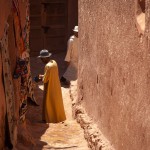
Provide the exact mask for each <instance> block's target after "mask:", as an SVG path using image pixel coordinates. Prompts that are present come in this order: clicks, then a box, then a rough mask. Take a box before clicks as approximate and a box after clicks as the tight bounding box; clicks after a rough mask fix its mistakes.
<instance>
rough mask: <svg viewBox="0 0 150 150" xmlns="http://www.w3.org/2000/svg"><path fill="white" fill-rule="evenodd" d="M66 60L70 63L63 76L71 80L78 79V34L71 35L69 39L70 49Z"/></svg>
mask: <svg viewBox="0 0 150 150" xmlns="http://www.w3.org/2000/svg"><path fill="white" fill-rule="evenodd" d="M65 61H67V62H69V63H70V64H69V66H68V68H67V70H66V72H65V74H64V75H63V77H65V78H66V79H67V80H69V81H71V80H76V79H77V68H78V38H77V37H76V36H71V37H70V39H69V40H68V49H67V54H66V57H65Z"/></svg>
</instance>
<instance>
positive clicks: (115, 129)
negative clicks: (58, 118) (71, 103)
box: [78, 0, 150, 150]
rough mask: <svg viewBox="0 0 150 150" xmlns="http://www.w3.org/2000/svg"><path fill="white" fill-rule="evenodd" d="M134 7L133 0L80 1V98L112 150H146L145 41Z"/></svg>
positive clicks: (149, 128)
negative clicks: (140, 34) (111, 146)
mask: <svg viewBox="0 0 150 150" xmlns="http://www.w3.org/2000/svg"><path fill="white" fill-rule="evenodd" d="M148 7H149V6H147V7H146V8H147V9H148ZM135 9H136V3H135V1H133V0H128V1H126V0H119V1H118V0H113V1H110V0H106V1H99V0H82V1H79V27H80V29H79V39H80V44H79V45H80V46H79V74H78V92H79V101H81V102H82V104H83V106H84V107H85V108H86V111H87V113H88V115H89V116H90V117H91V118H93V119H94V121H95V123H97V124H98V127H99V129H100V130H101V131H102V133H103V134H104V135H105V136H106V138H107V139H108V140H109V141H110V142H111V143H112V144H113V146H114V147H115V148H116V150H137V149H139V150H148V149H150V144H149V143H150V117H149V116H150V109H149V108H150V92H149V91H150V86H149V81H150V80H149V71H150V69H149V66H150V64H149V61H148V60H149V57H148V56H149V50H148V48H147V47H148V44H147V42H148V40H147V37H146V36H147V35H146V34H145V35H144V36H141V37H140V36H139V32H138V30H137V28H136V25H135V24H136V17H135ZM146 11H147V10H146ZM146 15H147V14H146ZM147 23H148V22H147ZM147 25H148V24H147Z"/></svg>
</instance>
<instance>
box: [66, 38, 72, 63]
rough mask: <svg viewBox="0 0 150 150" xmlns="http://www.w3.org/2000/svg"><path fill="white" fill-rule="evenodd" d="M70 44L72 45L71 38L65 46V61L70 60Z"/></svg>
mask: <svg viewBox="0 0 150 150" xmlns="http://www.w3.org/2000/svg"><path fill="white" fill-rule="evenodd" d="M72 45H73V39H69V41H68V47H67V54H66V57H65V61H67V62H70V61H71V55H72V54H71V53H72Z"/></svg>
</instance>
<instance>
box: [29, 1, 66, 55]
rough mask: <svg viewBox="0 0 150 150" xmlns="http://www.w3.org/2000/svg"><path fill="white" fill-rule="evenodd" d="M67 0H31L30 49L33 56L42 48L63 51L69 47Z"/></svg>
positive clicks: (54, 51)
mask: <svg viewBox="0 0 150 150" xmlns="http://www.w3.org/2000/svg"><path fill="white" fill-rule="evenodd" d="M67 10H68V1H67V0H31V2H30V20H31V31H30V49H31V56H36V55H38V54H39V51H40V50H41V49H48V50H49V51H50V52H53V53H56V52H62V51H65V50H66V47H67V35H68V25H67V22H68V15H67Z"/></svg>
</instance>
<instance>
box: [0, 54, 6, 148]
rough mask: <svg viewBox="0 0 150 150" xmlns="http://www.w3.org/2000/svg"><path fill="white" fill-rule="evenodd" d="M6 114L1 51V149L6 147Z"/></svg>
mask: <svg viewBox="0 0 150 150" xmlns="http://www.w3.org/2000/svg"><path fill="white" fill-rule="evenodd" d="M5 115H6V104H5V96H4V87H3V81H2V58H1V53H0V149H3V147H4V140H5V121H4V120H5Z"/></svg>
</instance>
